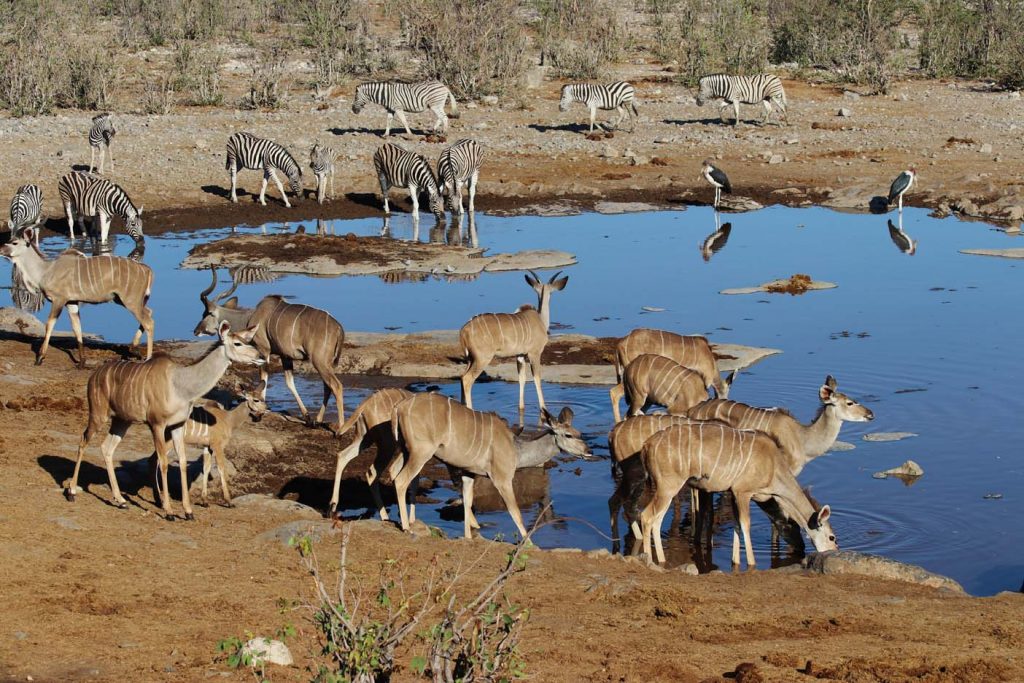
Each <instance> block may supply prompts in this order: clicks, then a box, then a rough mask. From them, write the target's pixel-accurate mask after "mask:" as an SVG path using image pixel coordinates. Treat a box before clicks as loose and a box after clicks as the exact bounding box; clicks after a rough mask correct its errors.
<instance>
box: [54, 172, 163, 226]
mask: <svg viewBox="0 0 1024 683" xmlns="http://www.w3.org/2000/svg"><path fill="white" fill-rule="evenodd" d="M57 192H58V194H59V195H60V202H61V204H62V205H63V206H64V215H65V216H67V219H68V233H69V234H70V236H71V241H74V239H75V223H78V226H79V228H80V229H81V230H82V234H83V235H84V234H85V217H86V216H89V217H91V218H92V219H93V224H92V229H93V233H94V234H95V233H96V232H98V233H99V237H100V243H106V241H107V234H108V232H109V231H110V218H111V217H112V216H119V217H121V219H123V220H124V229H125V231H126V232H127V233H128V234H129V235H131V238H132V239H133V240H135V243H136V244H142V242H143V240H145V236H144V235H143V234H142V207H141V206H140V207H139V208H138V209H136V208H135V204H133V203H132V200H131V199H130V198H129V197H128V193H126V192H125V191H124V190H123V189H121V187H120V186H119V185H116V184H114V183H112V182H110V181H109V180H107V179H106V178H101V177H100V176H98V175H95V174H93V173H86V172H83V171H72V172H71V173H68V174H67V175H65V176H62V177H61V179H60V180H59V181H58V183H57ZM97 229H98V230H97Z"/></svg>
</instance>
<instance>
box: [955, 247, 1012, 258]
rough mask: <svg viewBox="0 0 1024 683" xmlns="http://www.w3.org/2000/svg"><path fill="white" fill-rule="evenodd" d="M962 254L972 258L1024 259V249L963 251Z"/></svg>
mask: <svg viewBox="0 0 1024 683" xmlns="http://www.w3.org/2000/svg"><path fill="white" fill-rule="evenodd" d="M960 253H961V254H970V255H971V256H996V257H998V258H1024V247H1012V248H1010V249H961V250H960Z"/></svg>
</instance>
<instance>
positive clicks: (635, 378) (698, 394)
mask: <svg viewBox="0 0 1024 683" xmlns="http://www.w3.org/2000/svg"><path fill="white" fill-rule="evenodd" d="M734 375H735V373H731V374H730V375H729V376H728V377H727V378H726V379H725V380H724V385H725V386H729V385H730V384H731V383H732V379H733V377H734ZM610 393H611V398H612V412H613V413H614V415H615V421H616V422H619V421H620V420H621V419H622V416H621V414H620V413H619V399H621V398H622V397H623V395H625V397H626V403H627V404H629V410H628V414H629V415H639V414H641V413H642V412H643V411H644V410H645V409H646V408H647V407H648V406H650V405H661V406H665V410H667V411H668V412H669V414H671V415H683V414H685V413H686V411H687V410H689V409H690V408H692V407H693V406H695V405H697V404H698V403H701V402H702V401H706V400H707V398H708V384H707V383H706V379H705V378H704V376H703V375H701V374H700V373H699V372H697V371H696V370H691V369H690V368H686V367H683V366H682V365H680V364H679V363H677V362H675V361H674V360H672V359H671V358H666V357H665V356H658V355H655V354H653V353H644V354H641V355H639V356H637V357H636V358H634V359H633V360H632V361H630V363H629V365H628V366H627V367H626V371H625V372H623V373H622V379H621V380H620V381H619V383H618V384H616V385H615V386H614V387H612V389H611V392H610Z"/></svg>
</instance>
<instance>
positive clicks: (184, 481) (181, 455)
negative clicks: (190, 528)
mask: <svg viewBox="0 0 1024 683" xmlns="http://www.w3.org/2000/svg"><path fill="white" fill-rule="evenodd" d="M171 441H172V442H173V443H174V450H175V452H177V454H178V470H179V471H180V472H181V506H182V508H184V510H185V519H187V520H194V519H195V515H193V514H192V497H191V496H190V495H189V491H188V454H187V453H186V452H185V426H184V425H179V426H178V427H176V428H175V429H174V430H173V431H172V432H171ZM218 464H220V463H218ZM222 472H223V470H222Z"/></svg>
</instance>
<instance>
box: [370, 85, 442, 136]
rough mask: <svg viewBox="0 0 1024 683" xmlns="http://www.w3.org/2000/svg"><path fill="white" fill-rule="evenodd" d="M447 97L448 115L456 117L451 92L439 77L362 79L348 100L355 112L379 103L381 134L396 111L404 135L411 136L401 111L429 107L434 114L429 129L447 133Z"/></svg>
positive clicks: (418, 110) (423, 109)
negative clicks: (383, 122)
mask: <svg viewBox="0 0 1024 683" xmlns="http://www.w3.org/2000/svg"><path fill="white" fill-rule="evenodd" d="M449 101H450V102H451V104H452V118H453V119H457V118H459V110H458V104H457V103H456V102H455V95H453V94H452V93H451V91H450V90H449V89H448V88H447V86H445V85H444V84H443V83H441V82H440V81H421V82H419V83H404V82H401V81H374V82H371V83H363V84H361V85H360V86H358V87H357V88H356V97H355V99H354V100H353V101H352V113H353V114H358V113H359V112H360V111H362V109H363V107H365V106H366V105H367V104H369V103H370V102H372V103H374V104H379V105H380V106H382V107H384V109H386V110H387V112H388V119H387V124H386V125H385V126H384V137H388V136H389V135H390V134H391V118H392V117H393V116H395V115H396V114H397V115H398V120H399V121H401V122H402V125H403V126H405V133H406V135H409V136H411V135H412V131H411V130H409V123H408V122H407V121H406V120H405V112H409V113H410V114H418V113H420V112H421V111H425V110H427V109H429V110H430V111H432V112H434V114H435V115H436V116H437V121H435V122H434V128H433V131H434V132H435V133H437V132H440V133H447V132H448V117H447V116H446V115H445V113H444V105H445V103H446V102H449Z"/></svg>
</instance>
